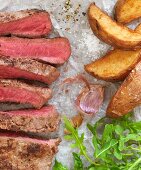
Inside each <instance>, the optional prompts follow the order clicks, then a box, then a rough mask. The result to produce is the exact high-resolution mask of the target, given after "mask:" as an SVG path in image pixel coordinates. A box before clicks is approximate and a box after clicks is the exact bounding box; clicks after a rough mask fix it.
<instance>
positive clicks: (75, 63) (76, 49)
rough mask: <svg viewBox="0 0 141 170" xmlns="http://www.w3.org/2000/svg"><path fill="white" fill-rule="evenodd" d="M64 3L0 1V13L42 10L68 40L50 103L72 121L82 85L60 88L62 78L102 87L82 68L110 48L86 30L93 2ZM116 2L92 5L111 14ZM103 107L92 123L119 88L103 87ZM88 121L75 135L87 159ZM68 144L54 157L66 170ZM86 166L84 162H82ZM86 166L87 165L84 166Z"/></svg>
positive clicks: (100, 1)
mask: <svg viewBox="0 0 141 170" xmlns="http://www.w3.org/2000/svg"><path fill="white" fill-rule="evenodd" d="M67 2H68V0H57V1H56V0H5V1H3V0H0V4H1V5H0V10H1V11H16V10H22V9H32V8H38V9H44V10H47V11H49V12H50V14H51V18H52V22H53V25H54V27H55V31H56V32H58V33H59V34H60V35H61V36H66V37H67V38H69V40H70V42H71V45H72V56H71V57H70V59H69V61H68V62H67V63H65V64H64V65H63V66H61V67H59V70H60V71H61V76H60V78H59V79H58V80H57V81H56V82H55V83H54V84H53V85H52V88H53V90H54V97H53V99H52V100H51V101H50V103H52V104H54V105H55V106H56V107H57V109H58V111H59V112H60V114H61V115H67V116H68V117H72V116H73V115H75V114H77V110H76V107H75V105H74V100H75V99H76V96H77V95H78V93H79V92H80V90H81V88H82V87H83V86H84V84H83V83H81V82H78V83H72V84H65V85H64V86H61V84H62V82H63V81H64V80H65V79H66V78H70V77H73V76H75V75H77V74H83V75H84V76H86V78H87V79H88V80H89V81H90V82H91V83H104V82H102V81H98V80H96V79H94V78H93V77H92V76H90V75H88V74H87V73H86V72H85V71H84V67H83V66H84V65H85V64H87V63H90V62H91V61H92V60H95V59H97V58H99V57H100V56H102V55H104V54H105V53H106V52H107V50H108V49H110V48H111V47H110V46H109V45H107V44H105V43H103V42H101V41H100V40H99V39H97V37H95V36H94V35H93V33H92V31H91V29H90V27H89V24H88V21H87V16H86V10H87V7H88V5H89V4H90V3H91V2H94V0H77V1H76V0H70V1H69V3H70V7H67V6H66V3H67ZM115 2H116V0H95V3H96V4H97V5H98V6H99V7H100V8H102V9H104V10H105V11H107V12H108V14H109V15H111V16H112V14H113V9H114V8H113V7H114V4H115ZM138 22H139V20H138V21H137V22H134V23H133V24H130V27H131V28H134V27H135V25H137V23H138ZM106 85H107V87H106V90H105V100H104V104H103V106H102V107H101V109H100V110H99V112H98V113H97V114H96V116H95V117H93V119H92V121H91V122H92V123H95V122H96V121H97V120H98V119H99V118H100V117H102V116H104V115H105V109H106V107H107V104H108V102H109V100H110V98H111V96H112V95H113V94H114V93H115V91H116V89H117V87H118V85H119V84H112V83H106ZM135 115H136V118H137V119H139V118H141V116H140V108H139V107H138V108H137V109H135ZM87 121H88V120H85V121H84V123H83V124H82V126H81V127H80V130H79V133H82V132H84V133H85V143H86V146H87V149H88V151H89V154H90V155H91V154H92V153H91V148H92V144H91V142H90V141H91V140H90V139H91V134H90V132H89V131H88V130H87V128H86V124H87ZM62 126H63V125H61V128H60V136H62V135H63V128H62ZM69 145H70V143H69V142H66V141H64V140H63V141H62V143H61V144H60V146H59V152H58V154H57V156H56V158H57V160H58V161H60V162H62V163H63V164H64V165H67V166H68V167H69V168H70V169H71V167H72V165H73V159H72V155H71V152H72V151H74V150H72V149H71V148H70V147H69ZM85 163H86V162H85ZM86 164H87V163H86Z"/></svg>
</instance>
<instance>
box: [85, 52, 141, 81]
mask: <svg viewBox="0 0 141 170" xmlns="http://www.w3.org/2000/svg"><path fill="white" fill-rule="evenodd" d="M140 56H141V50H137V51H123V50H120V49H115V50H111V51H110V52H108V53H107V54H106V55H105V56H104V57H102V58H100V59H98V60H96V61H94V62H92V63H90V64H88V65H86V66H85V70H86V71H87V72H88V73H90V74H91V75H93V76H94V77H96V78H98V79H102V80H105V81H112V82H113V81H121V80H124V79H125V78H126V77H127V75H128V74H129V73H130V71H131V70H132V69H133V68H134V67H135V65H136V64H137V63H138V62H139V61H140V60H141V57H140Z"/></svg>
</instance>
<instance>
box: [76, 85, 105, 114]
mask: <svg viewBox="0 0 141 170" xmlns="http://www.w3.org/2000/svg"><path fill="white" fill-rule="evenodd" d="M103 99H104V87H103V86H101V85H95V84H91V85H90V86H89V87H84V88H83V89H82V91H81V93H80V94H79V95H78V97H77V100H76V106H77V108H78V110H79V111H80V112H81V113H83V114H87V115H94V114H96V113H97V112H98V110H99V108H100V107H101V105H102V104H103Z"/></svg>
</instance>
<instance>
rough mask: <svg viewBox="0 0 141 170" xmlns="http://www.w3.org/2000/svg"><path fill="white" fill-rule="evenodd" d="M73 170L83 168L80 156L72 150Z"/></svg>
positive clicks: (81, 169)
mask: <svg viewBox="0 0 141 170" xmlns="http://www.w3.org/2000/svg"><path fill="white" fill-rule="evenodd" d="M73 159H74V170H83V163H82V160H81V158H80V156H79V155H78V154H77V153H74V152H73Z"/></svg>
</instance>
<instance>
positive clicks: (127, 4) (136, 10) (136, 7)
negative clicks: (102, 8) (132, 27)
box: [115, 0, 141, 24]
mask: <svg viewBox="0 0 141 170" xmlns="http://www.w3.org/2000/svg"><path fill="white" fill-rule="evenodd" d="M140 17H141V1H140V0H118V1H117V3H116V5H115V19H116V20H117V22H119V23H122V24H127V23H129V22H131V21H133V20H136V19H138V18H140Z"/></svg>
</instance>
